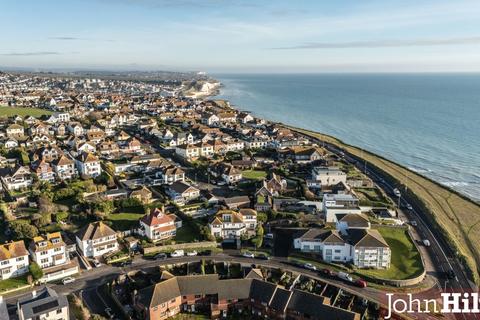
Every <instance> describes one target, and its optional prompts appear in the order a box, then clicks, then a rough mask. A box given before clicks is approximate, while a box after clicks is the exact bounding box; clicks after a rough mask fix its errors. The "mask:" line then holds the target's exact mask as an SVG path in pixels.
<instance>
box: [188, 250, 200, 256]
mask: <svg viewBox="0 0 480 320" xmlns="http://www.w3.org/2000/svg"><path fill="white" fill-rule="evenodd" d="M197 254H198V252H197V251H195V250H193V251H189V252H187V256H189V257H193V256H196V255H197Z"/></svg>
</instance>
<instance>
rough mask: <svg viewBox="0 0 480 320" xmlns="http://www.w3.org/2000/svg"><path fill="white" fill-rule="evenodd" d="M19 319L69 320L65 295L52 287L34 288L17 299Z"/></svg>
mask: <svg viewBox="0 0 480 320" xmlns="http://www.w3.org/2000/svg"><path fill="white" fill-rule="evenodd" d="M17 315H18V319H19V320H40V319H41V320H69V319H70V310H69V308H68V300H67V296H66V295H64V294H58V293H57V292H55V291H54V290H53V289H52V288H49V287H44V288H43V289H40V290H38V291H37V290H34V291H32V292H31V293H30V294H29V295H27V296H26V297H22V298H20V299H18V301H17Z"/></svg>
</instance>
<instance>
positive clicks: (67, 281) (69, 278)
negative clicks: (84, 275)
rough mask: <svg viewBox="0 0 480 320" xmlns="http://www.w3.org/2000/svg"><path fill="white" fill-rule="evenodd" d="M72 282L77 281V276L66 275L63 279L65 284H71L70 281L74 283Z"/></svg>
mask: <svg viewBox="0 0 480 320" xmlns="http://www.w3.org/2000/svg"><path fill="white" fill-rule="evenodd" d="M72 282H75V278H72V277H66V278H63V279H62V283H63V284H69V283H72Z"/></svg>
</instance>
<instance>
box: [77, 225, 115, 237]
mask: <svg viewBox="0 0 480 320" xmlns="http://www.w3.org/2000/svg"><path fill="white" fill-rule="evenodd" d="M116 234H117V233H116V232H115V231H113V230H112V228H110V227H109V226H107V225H106V224H105V223H103V222H101V221H97V222H93V223H90V224H88V225H87V226H85V227H84V228H83V229H81V230H80V231H79V232H78V233H77V237H78V238H79V239H80V240H95V239H100V238H104V237H108V236H113V235H116Z"/></svg>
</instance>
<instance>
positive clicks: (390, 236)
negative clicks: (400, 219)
mask: <svg viewBox="0 0 480 320" xmlns="http://www.w3.org/2000/svg"><path fill="white" fill-rule="evenodd" d="M377 230H378V231H379V232H380V233H381V234H382V236H383V238H384V239H385V241H387V243H388V245H389V246H390V249H391V251H392V258H391V265H390V268H389V269H388V270H360V269H359V270H357V274H359V275H365V276H368V277H373V278H382V279H395V280H403V279H409V278H413V277H416V276H418V275H420V274H421V273H422V272H423V266H422V260H421V257H420V252H418V250H417V248H416V247H415V245H414V243H413V240H412V239H411V238H410V236H409V235H408V232H407V229H406V228H389V227H379V228H378V229H377Z"/></svg>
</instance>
